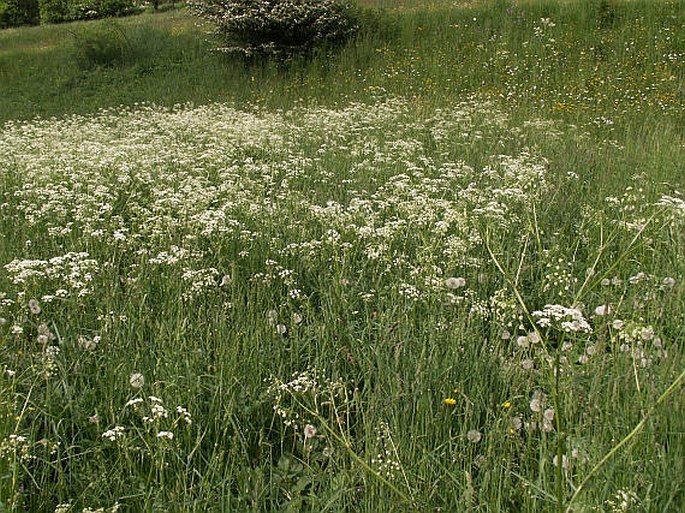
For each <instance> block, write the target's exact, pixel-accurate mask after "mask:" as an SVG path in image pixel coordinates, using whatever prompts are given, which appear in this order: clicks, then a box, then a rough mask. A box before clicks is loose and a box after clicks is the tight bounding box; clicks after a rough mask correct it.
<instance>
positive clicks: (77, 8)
mask: <svg viewBox="0 0 685 513" xmlns="http://www.w3.org/2000/svg"><path fill="white" fill-rule="evenodd" d="M37 1H38V2H39V5H40V21H41V23H61V22H65V21H75V20H88V19H97V18H108V17H114V16H128V15H130V14H136V13H138V12H141V10H142V9H141V8H140V7H139V6H138V5H137V4H136V2H135V0H37Z"/></svg>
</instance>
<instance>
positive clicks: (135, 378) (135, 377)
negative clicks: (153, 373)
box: [128, 372, 145, 388]
mask: <svg viewBox="0 0 685 513" xmlns="http://www.w3.org/2000/svg"><path fill="white" fill-rule="evenodd" d="M128 382H129V384H130V385H131V387H133V388H141V387H142V386H143V385H145V376H143V375H142V374H141V373H140V372H134V373H133V374H131V376H130V377H129V378H128Z"/></svg>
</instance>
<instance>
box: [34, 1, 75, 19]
mask: <svg viewBox="0 0 685 513" xmlns="http://www.w3.org/2000/svg"><path fill="white" fill-rule="evenodd" d="M38 6H39V8H40V22H41V23H60V22H63V21H70V20H71V18H70V17H69V0H38Z"/></svg>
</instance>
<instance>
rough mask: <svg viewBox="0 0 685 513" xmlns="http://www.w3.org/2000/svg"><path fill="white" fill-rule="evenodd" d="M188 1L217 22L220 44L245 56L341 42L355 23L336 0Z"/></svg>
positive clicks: (278, 55)
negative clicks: (222, 43)
mask: <svg viewBox="0 0 685 513" xmlns="http://www.w3.org/2000/svg"><path fill="white" fill-rule="evenodd" d="M189 7H190V9H191V11H192V12H193V13H194V14H195V15H197V16H199V17H201V18H204V19H206V20H207V21H209V22H211V23H212V24H213V25H215V27H216V34H217V35H218V36H219V37H220V38H221V40H222V41H223V42H225V45H224V46H223V47H221V48H219V50H221V51H224V52H229V53H237V54H242V55H244V56H247V57H251V56H261V57H276V58H288V57H290V56H292V55H294V54H297V53H306V52H307V51H309V50H311V49H312V48H314V47H316V46H321V45H333V44H339V43H341V42H343V41H344V40H345V39H347V38H348V37H349V36H350V35H352V34H353V33H354V32H355V31H356V29H357V26H356V25H355V22H354V17H353V15H352V13H351V11H350V8H349V6H347V5H345V4H342V3H340V2H339V1H338V0H260V1H255V0H231V1H225V0H191V1H190V2H189Z"/></svg>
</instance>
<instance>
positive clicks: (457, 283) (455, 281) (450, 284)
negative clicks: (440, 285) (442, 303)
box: [445, 277, 466, 290]
mask: <svg viewBox="0 0 685 513" xmlns="http://www.w3.org/2000/svg"><path fill="white" fill-rule="evenodd" d="M445 286H446V287H447V288H448V289H453V290H454V289H459V288H462V287H465V286H466V279H465V278H461V277H460V278H455V277H452V278H447V279H446V280H445Z"/></svg>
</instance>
